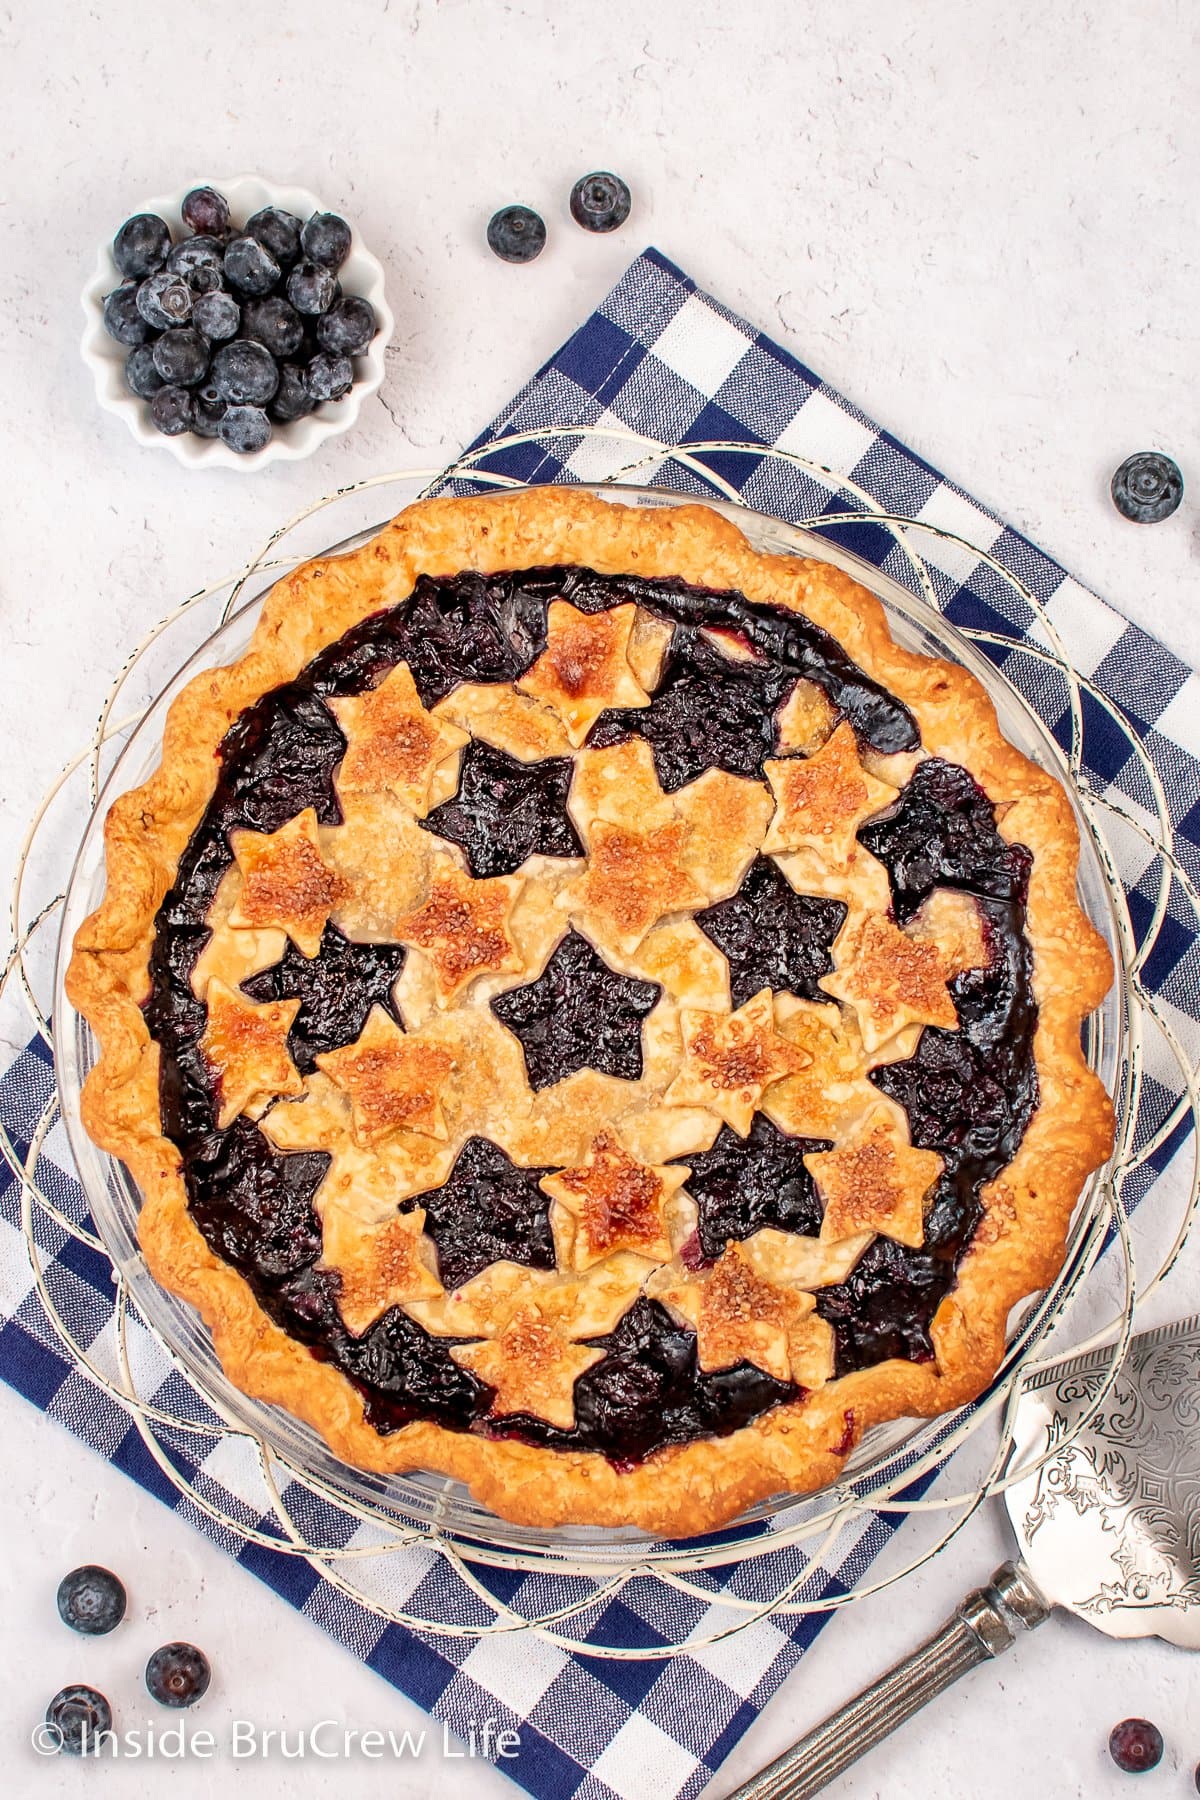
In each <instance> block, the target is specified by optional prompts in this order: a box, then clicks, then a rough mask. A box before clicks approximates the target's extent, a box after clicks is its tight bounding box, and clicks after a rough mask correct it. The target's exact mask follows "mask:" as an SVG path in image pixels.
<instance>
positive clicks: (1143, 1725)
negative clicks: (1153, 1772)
mask: <svg viewBox="0 0 1200 1800" xmlns="http://www.w3.org/2000/svg"><path fill="white" fill-rule="evenodd" d="M1108 1753H1109V1755H1110V1756H1111V1757H1112V1759H1113V1761H1114V1762H1115V1763H1116V1765H1117V1767H1118V1769H1124V1771H1125V1773H1126V1774H1127V1775H1141V1774H1144V1773H1145V1771H1146V1770H1147V1769H1154V1768H1157V1766H1158V1764H1159V1763H1160V1762H1161V1761H1162V1753H1163V1736H1162V1732H1161V1731H1160V1730H1159V1729H1158V1726H1157V1725H1152V1724H1151V1723H1150V1721H1149V1719H1122V1721H1121V1723H1120V1724H1119V1725H1114V1726H1113V1729H1112V1732H1111V1733H1110V1735H1109V1739H1108Z"/></svg>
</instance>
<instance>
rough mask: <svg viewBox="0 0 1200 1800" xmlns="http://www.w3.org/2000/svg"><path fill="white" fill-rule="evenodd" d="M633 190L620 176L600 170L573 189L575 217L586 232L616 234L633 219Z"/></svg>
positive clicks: (572, 208)
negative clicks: (631, 194)
mask: <svg viewBox="0 0 1200 1800" xmlns="http://www.w3.org/2000/svg"><path fill="white" fill-rule="evenodd" d="M629 205H630V196H629V189H628V188H627V187H626V185H625V183H624V182H623V181H622V180H621V178H620V176H619V175H610V174H608V173H607V171H605V170H597V172H596V173H595V174H594V175H584V176H583V177H582V178H581V179H580V180H579V181H577V182H576V183H575V186H574V187H573V188H572V189H571V217H572V218H573V219H574V221H575V223H576V224H577V225H582V226H583V229H584V230H585V231H615V230H616V229H617V226H618V225H623V224H624V223H625V221H626V219H627V218H628V217H629Z"/></svg>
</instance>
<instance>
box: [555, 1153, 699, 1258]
mask: <svg viewBox="0 0 1200 1800" xmlns="http://www.w3.org/2000/svg"><path fill="white" fill-rule="evenodd" d="M687 1177H688V1171H687V1169H686V1168H680V1167H679V1166H678V1165H676V1166H675V1167H672V1166H671V1165H670V1164H657V1165H651V1164H647V1163H643V1162H639V1161H638V1159H637V1157H636V1156H631V1155H630V1154H629V1152H628V1150H626V1148H625V1146H624V1145H623V1144H622V1143H621V1142H620V1140H619V1139H618V1137H617V1136H616V1134H615V1132H611V1131H604V1132H601V1134H600V1136H599V1137H598V1138H597V1139H596V1140H595V1142H594V1143H593V1145H592V1147H591V1149H590V1151H589V1152H588V1156H587V1161H586V1162H584V1163H583V1164H582V1165H580V1166H579V1167H578V1168H574V1169H559V1170H558V1172H557V1173H556V1174H554V1175H547V1176H545V1177H544V1178H543V1180H542V1189H543V1191H544V1192H545V1193H547V1194H549V1195H550V1197H551V1199H552V1200H557V1201H558V1203H559V1205H560V1206H563V1207H565V1208H566V1210H567V1212H569V1213H570V1214H571V1216H572V1218H573V1219H574V1220H575V1243H574V1252H573V1257H572V1262H573V1266H574V1267H575V1268H576V1269H590V1268H591V1266H592V1264H593V1263H598V1262H602V1261H603V1259H604V1258H605V1257H606V1256H611V1255H612V1254H613V1252H614V1251H616V1250H633V1251H636V1253H637V1254H638V1255H639V1256H645V1257H649V1258H650V1260H651V1261H653V1262H666V1261H667V1259H668V1258H669V1257H670V1254H671V1234H670V1232H669V1231H668V1229H667V1221H666V1219H665V1217H664V1209H665V1207H666V1203H667V1201H668V1200H669V1199H670V1198H671V1196H672V1195H673V1194H677V1193H678V1192H679V1189H680V1188H681V1187H682V1186H683V1184H684V1182H685V1181H686V1180H687Z"/></svg>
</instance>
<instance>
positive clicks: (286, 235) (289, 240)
mask: <svg viewBox="0 0 1200 1800" xmlns="http://www.w3.org/2000/svg"><path fill="white" fill-rule="evenodd" d="M246 230H247V232H248V234H249V235H250V236H251V237H252V238H257V239H258V241H259V243H260V244H261V245H262V246H263V248H264V250H269V251H270V252H271V255H272V256H273V257H274V258H275V261H276V262H277V263H278V264H279V266H280V268H281V269H290V268H291V266H292V264H293V263H295V262H299V260H300V221H299V219H298V218H296V216H295V214H294V213H290V212H284V210H283V208H282V207H280V206H264V207H263V209H262V211H261V212H256V213H255V215H254V217H253V218H252V219H247V220H246Z"/></svg>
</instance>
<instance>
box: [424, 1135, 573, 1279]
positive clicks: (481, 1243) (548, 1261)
mask: <svg viewBox="0 0 1200 1800" xmlns="http://www.w3.org/2000/svg"><path fill="white" fill-rule="evenodd" d="M550 1173H551V1171H550V1170H549V1169H547V1168H546V1167H545V1165H544V1164H543V1165H542V1166H541V1167H540V1168H522V1167H521V1165H520V1164H519V1163H515V1162H513V1160H512V1158H511V1157H509V1156H506V1155H505V1153H504V1151H503V1150H501V1149H500V1148H499V1146H498V1145H496V1144H493V1143H491V1142H490V1141H489V1140H488V1139H487V1138H481V1137H473V1138H468V1139H467V1141H466V1143H465V1144H464V1145H463V1147H462V1149H461V1150H460V1151H459V1153H458V1156H457V1158H456V1160H455V1163H454V1167H453V1168H452V1169H451V1171H450V1174H449V1176H448V1177H447V1179H446V1181H445V1182H444V1183H443V1184H442V1186H441V1187H439V1188H434V1189H433V1190H432V1191H431V1192H429V1193H425V1194H422V1195H421V1204H422V1206H423V1207H424V1208H425V1219H426V1230H427V1231H428V1232H429V1235H430V1237H431V1238H432V1239H433V1242H434V1246H435V1248H436V1249H437V1256H438V1274H439V1275H440V1276H441V1279H442V1286H443V1287H445V1288H448V1289H453V1288H460V1287H462V1286H463V1285H464V1283H466V1282H468V1281H473V1280H474V1278H475V1277H476V1276H477V1275H478V1274H480V1272H481V1271H482V1270H484V1269H486V1268H487V1267H488V1266H489V1265H490V1264H491V1263H498V1262H514V1263H521V1264H523V1266H524V1267H525V1268H527V1269H552V1268H553V1267H554V1238H553V1236H552V1234H551V1231H550V1205H549V1201H548V1200H547V1198H546V1196H545V1194H543V1192H542V1190H541V1186H540V1183H541V1180H542V1177H543V1176H544V1175H549V1174H550Z"/></svg>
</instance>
